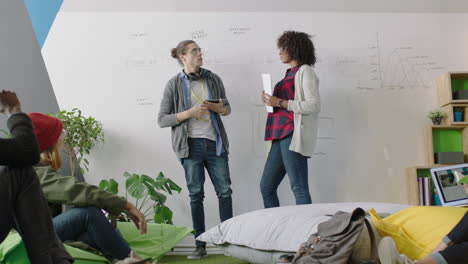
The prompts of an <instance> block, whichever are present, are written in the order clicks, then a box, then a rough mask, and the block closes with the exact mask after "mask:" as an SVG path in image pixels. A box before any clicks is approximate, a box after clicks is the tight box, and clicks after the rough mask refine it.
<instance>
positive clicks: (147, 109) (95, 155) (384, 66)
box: [42, 12, 468, 228]
mask: <svg viewBox="0 0 468 264" xmlns="http://www.w3.org/2000/svg"><path fill="white" fill-rule="evenodd" d="M466 21H468V15H466V14H402V13H400V14H398V13H394V14H392V13H308V12H304V13H281V12H275V13H199V12H198V13H157V12H135V13H133V12H121V13H119V12H61V13H59V14H58V16H57V18H56V21H55V23H54V26H53V28H52V30H51V32H50V35H49V37H48V39H47V42H46V43H45V46H44V48H43V50H42V52H43V56H44V60H45V63H46V66H47V69H48V72H49V75H50V78H51V82H52V84H53V88H54V91H55V94H56V97H57V100H58V102H59V106H60V108H61V109H72V108H73V107H78V108H80V109H82V110H83V112H84V113H85V114H87V115H92V116H94V117H95V118H96V119H98V120H100V121H102V122H103V124H104V129H105V134H106V137H105V141H106V142H105V144H102V145H100V146H98V147H97V148H96V149H94V150H93V151H92V154H91V156H90V162H91V165H90V171H89V173H86V174H85V178H86V180H87V181H88V182H90V183H95V184H97V183H99V181H100V180H101V179H109V178H115V179H116V180H118V181H119V182H120V183H121V185H122V187H121V191H122V190H123V182H124V181H123V177H122V174H123V172H124V171H129V172H132V173H145V174H148V175H156V173H157V172H159V171H163V172H164V173H165V174H166V175H167V176H168V177H170V178H172V179H173V180H174V181H176V182H177V183H178V184H179V185H181V186H183V187H184V191H183V192H182V193H181V194H180V195H174V196H173V197H170V199H169V201H168V204H169V206H170V207H171V208H172V209H173V210H174V218H175V223H176V224H180V225H186V226H191V220H190V219H191V218H190V207H189V199H188V192H187V188H186V187H185V179H184V173H183V168H182V166H181V165H180V163H179V161H178V160H177V158H176V156H175V154H174V153H173V151H172V147H171V139H170V129H169V128H165V129H161V128H159V126H158V125H157V113H158V111H159V103H160V100H161V96H162V93H163V89H164V86H165V84H166V82H167V80H169V79H170V78H171V77H172V76H174V75H175V74H176V73H177V72H179V71H180V70H181V68H180V66H179V65H178V64H177V62H176V61H175V60H174V59H172V58H171V57H170V55H169V54H170V49H171V48H173V47H175V46H176V45H177V43H178V42H179V41H181V40H183V39H194V40H195V41H197V42H198V44H199V45H200V46H201V48H202V49H203V54H204V67H206V68H207V69H210V70H212V71H214V72H215V73H217V74H218V75H219V76H220V77H221V78H222V80H223V81H224V84H225V86H226V91H227V97H228V99H229V100H230V102H231V105H232V114H231V115H229V116H227V117H223V121H224V123H225V126H226V129H227V132H228V136H229V139H230V142H231V148H230V151H231V154H230V156H229V162H230V169H231V178H232V188H233V203H234V205H233V206H234V214H236V215H237V214H241V213H244V212H248V211H251V210H255V209H259V208H262V207H263V203H262V198H261V194H260V190H259V181H260V177H261V175H262V171H263V166H264V163H265V158H266V151H267V145H266V143H265V142H264V141H263V136H264V125H265V121H266V111H265V107H264V106H263V105H262V104H261V103H260V94H261V91H262V79H261V73H270V74H271V75H272V79H273V83H276V82H277V81H279V80H280V79H281V78H282V77H283V76H284V73H285V70H286V69H287V68H288V67H287V65H283V64H281V62H280V61H279V56H278V50H277V48H276V38H277V37H278V36H279V35H280V34H281V33H282V32H283V31H284V30H291V29H293V30H298V31H305V32H307V33H309V34H311V35H313V41H314V43H315V45H316V50H317V56H318V62H317V64H316V67H315V70H316V73H317V75H318V77H319V78H320V88H319V89H320V95H321V99H322V111H321V113H320V121H319V138H318V141H317V147H316V149H315V153H314V155H313V157H312V158H311V160H310V161H309V183H310V189H311V195H312V200H313V202H315V203H319V202H348V201H372V202H396V203H404V202H406V186H405V182H406V172H405V170H406V168H407V167H412V166H415V165H424V164H426V161H425V146H424V142H425V135H424V128H425V126H427V125H429V119H427V117H426V115H427V112H428V111H430V110H432V109H434V108H436V107H437V105H438V102H437V90H436V86H435V79H436V78H437V77H438V76H439V75H440V74H442V73H443V72H446V71H454V70H456V71H462V70H467V69H468V65H467V64H468V48H467V47H468V30H467V29H466V26H465V25H466ZM205 191H206V198H205V212H206V222H207V228H209V227H211V226H214V225H216V224H217V223H218V222H219V219H218V209H217V208H218V204H217V199H216V195H215V193H214V190H213V187H212V184H211V183H210V182H209V180H207V183H206V185H205ZM279 195H280V201H281V204H282V205H290V204H294V198H293V194H292V192H291V191H290V187H289V182H288V181H287V179H285V181H284V182H283V183H282V185H281V186H280V189H279Z"/></svg>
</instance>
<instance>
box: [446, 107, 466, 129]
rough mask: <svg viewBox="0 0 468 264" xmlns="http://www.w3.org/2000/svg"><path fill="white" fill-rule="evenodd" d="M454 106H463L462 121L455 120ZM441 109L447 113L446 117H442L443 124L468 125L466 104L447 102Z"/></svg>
mask: <svg viewBox="0 0 468 264" xmlns="http://www.w3.org/2000/svg"><path fill="white" fill-rule="evenodd" d="M455 108H463V121H455V116H454V115H455V114H454V113H455V111H454V109H455ZM442 111H444V112H445V113H446V114H447V117H446V118H444V119H443V124H444V125H448V126H450V125H452V126H468V104H460V103H457V104H447V105H444V106H442Z"/></svg>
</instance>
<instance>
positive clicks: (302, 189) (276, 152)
mask: <svg viewBox="0 0 468 264" xmlns="http://www.w3.org/2000/svg"><path fill="white" fill-rule="evenodd" d="M291 139H292V135H290V136H288V137H285V138H283V139H277V140H273V142H272V144H271V149H270V153H269V154H268V158H267V161H266V163H265V168H264V169H263V175H262V179H261V181H260V190H261V192H262V197H263V205H264V207H265V208H270V207H278V206H279V205H280V203H279V199H278V194H277V190H278V186H279V185H280V183H281V181H282V180H283V179H284V176H285V175H286V173H287V174H288V176H289V182H290V184H291V190H292V191H293V193H294V197H295V198H296V204H310V203H312V199H311V198H310V193H309V182H308V168H307V157H305V156H302V155H301V154H299V153H297V152H294V151H290V150H289V145H290V144H291Z"/></svg>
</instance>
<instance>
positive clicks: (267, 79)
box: [262, 73, 273, 113]
mask: <svg viewBox="0 0 468 264" xmlns="http://www.w3.org/2000/svg"><path fill="white" fill-rule="evenodd" d="M262 82H263V90H264V91H265V93H267V94H269V95H272V94H273V90H272V89H271V74H269V73H262ZM266 109H267V112H269V113H273V107H271V106H268V105H266Z"/></svg>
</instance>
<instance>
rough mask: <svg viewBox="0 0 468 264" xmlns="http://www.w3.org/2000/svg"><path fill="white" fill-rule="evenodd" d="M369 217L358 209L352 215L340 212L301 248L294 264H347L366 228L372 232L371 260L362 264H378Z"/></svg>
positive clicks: (318, 229)
mask: <svg viewBox="0 0 468 264" xmlns="http://www.w3.org/2000/svg"><path fill="white" fill-rule="evenodd" d="M365 215H366V213H365V211H364V210H363V209H362V208H356V209H355V210H354V211H353V212H352V213H347V212H342V211H338V212H337V213H336V214H335V215H334V216H332V218H331V219H329V220H328V221H326V222H323V223H320V224H319V225H318V227H317V232H316V233H314V234H312V235H311V236H310V237H309V239H308V240H307V241H306V242H304V243H303V244H301V246H300V247H299V250H298V251H297V254H296V256H295V257H294V259H293V261H292V264H319V263H320V264H322V263H323V264H327V263H329V264H347V263H348V262H349V259H350V257H351V254H352V252H353V247H354V244H355V243H356V241H357V240H358V238H359V236H360V235H361V232H362V230H363V229H364V225H366V226H367V230H368V231H369V236H370V242H371V257H370V260H369V261H365V262H361V263H369V264H376V263H377V247H376V242H375V236H374V232H373V230H372V227H371V225H370V223H369V221H368V220H367V219H366V218H365Z"/></svg>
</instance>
